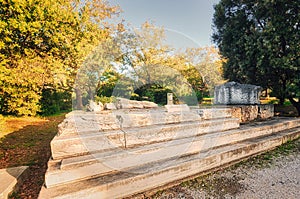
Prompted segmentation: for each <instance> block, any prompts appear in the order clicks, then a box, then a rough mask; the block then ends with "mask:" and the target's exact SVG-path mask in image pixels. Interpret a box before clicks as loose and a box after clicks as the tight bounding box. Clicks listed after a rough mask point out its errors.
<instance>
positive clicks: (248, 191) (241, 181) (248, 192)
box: [153, 139, 300, 199]
mask: <svg viewBox="0 0 300 199" xmlns="http://www.w3.org/2000/svg"><path fill="white" fill-rule="evenodd" d="M292 145H293V146H292V147H291V146H289V145H288V146H285V147H283V148H280V149H277V150H275V151H272V152H268V153H267V154H264V155H260V156H258V157H255V158H251V159H249V160H247V161H245V162H243V163H240V164H238V165H235V166H232V167H229V168H226V169H223V170H220V171H217V172H215V173H212V174H209V175H207V176H203V177H198V178H196V179H193V180H190V181H187V182H184V183H182V184H180V185H178V186H175V187H172V188H170V189H167V190H164V191H162V192H158V193H157V194H156V195H154V196H153V198H159V199H167V198H178V199H179V198H182V199H183V198H188V199H190V198H199V199H200V198H238V199H239V198H241V199H242V198H243V199H249V198H251V199H254V198H266V199H267V198H270V199H277V198H278V199H285V198H288V199H297V198H300V140H299V139H298V140H297V141H294V142H293V143H292Z"/></svg>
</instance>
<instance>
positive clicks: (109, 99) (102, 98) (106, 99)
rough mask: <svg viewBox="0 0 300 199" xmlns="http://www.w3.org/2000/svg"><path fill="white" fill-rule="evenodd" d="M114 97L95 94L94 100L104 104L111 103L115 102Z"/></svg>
mask: <svg viewBox="0 0 300 199" xmlns="http://www.w3.org/2000/svg"><path fill="white" fill-rule="evenodd" d="M115 101H116V98H115V97H113V96H112V97H106V96H96V97H95V102H101V103H102V104H106V103H111V102H115Z"/></svg>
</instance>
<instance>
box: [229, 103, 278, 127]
mask: <svg viewBox="0 0 300 199" xmlns="http://www.w3.org/2000/svg"><path fill="white" fill-rule="evenodd" d="M226 107H227V108H229V109H231V115H232V117H234V118H238V119H239V120H240V122H242V123H245V122H250V121H253V120H256V119H258V118H259V119H268V118H272V117H273V116H274V105H272V104H270V105H269V104H260V105H227V106H226Z"/></svg>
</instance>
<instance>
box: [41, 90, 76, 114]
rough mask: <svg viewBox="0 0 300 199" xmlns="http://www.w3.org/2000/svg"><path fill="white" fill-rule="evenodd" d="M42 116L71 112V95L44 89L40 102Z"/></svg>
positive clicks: (65, 92)
mask: <svg viewBox="0 0 300 199" xmlns="http://www.w3.org/2000/svg"><path fill="white" fill-rule="evenodd" d="M40 105H41V112H40V114H42V115H53V114H56V113H60V112H63V111H69V110H71V107H72V101H71V93H70V92H67V91H56V90H54V89H52V88H48V89H43V91H42V98H41V100H40Z"/></svg>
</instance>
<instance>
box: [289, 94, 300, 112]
mask: <svg viewBox="0 0 300 199" xmlns="http://www.w3.org/2000/svg"><path fill="white" fill-rule="evenodd" d="M289 100H290V102H291V103H292V105H293V106H294V107H295V108H296V109H297V112H298V116H300V101H299V99H298V102H297V101H296V100H295V99H294V98H293V97H289Z"/></svg>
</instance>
